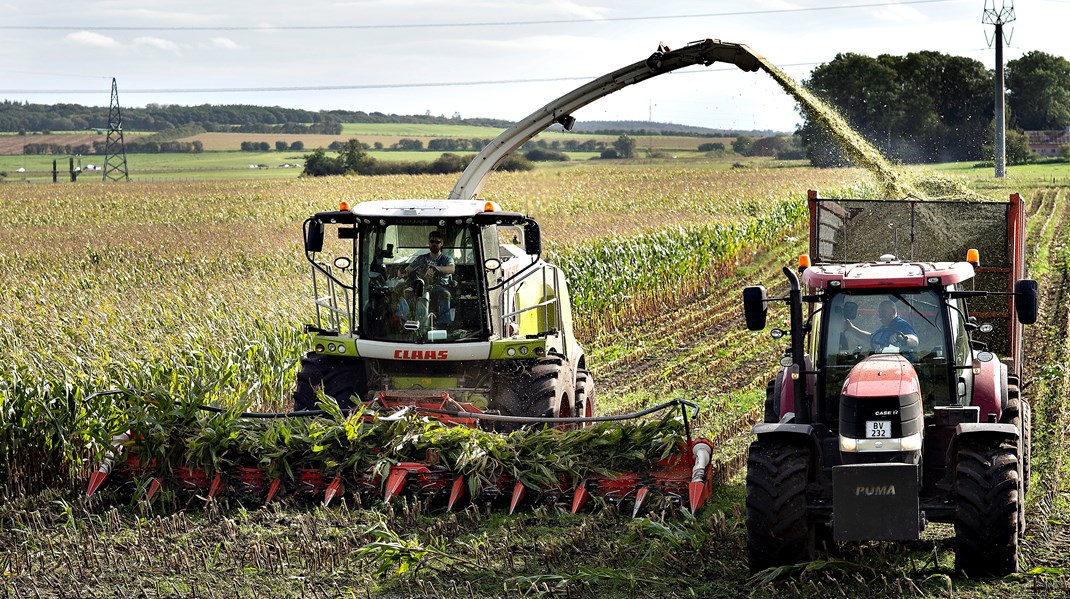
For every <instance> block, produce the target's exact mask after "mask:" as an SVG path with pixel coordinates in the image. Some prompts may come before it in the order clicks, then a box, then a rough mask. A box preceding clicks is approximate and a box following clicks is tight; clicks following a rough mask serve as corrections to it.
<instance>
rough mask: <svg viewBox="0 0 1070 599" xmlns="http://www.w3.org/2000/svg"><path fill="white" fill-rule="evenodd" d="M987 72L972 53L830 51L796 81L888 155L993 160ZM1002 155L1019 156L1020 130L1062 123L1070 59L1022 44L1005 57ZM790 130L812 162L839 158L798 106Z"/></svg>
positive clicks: (1023, 149)
mask: <svg viewBox="0 0 1070 599" xmlns="http://www.w3.org/2000/svg"><path fill="white" fill-rule="evenodd" d="M994 77H995V75H994V72H993V71H991V70H989V69H987V68H985V66H984V65H983V64H982V63H980V62H978V61H976V60H974V59H971V58H963V57H959V56H949V55H946V54H941V53H939V52H928V51H927V52H914V53H911V54H907V55H906V56H891V55H888V54H882V55H880V56H877V57H876V58H873V57H869V56H864V55H861V54H853V53H848V54H838V55H836V57H835V58H834V59H833V60H832V61H831V62H829V63H827V64H823V65H821V66H819V67H817V68H815V69H814V71H813V73H812V74H811V77H810V79H808V80H806V81H804V84H805V85H806V86H807V87H808V88H809V89H810V90H811V91H813V92H814V93H816V94H817V95H818V96H820V97H821V98H823V99H824V100H825V101H827V102H829V103H830V104H831V105H832V106H834V107H835V108H837V109H838V110H839V111H840V114H841V115H842V116H843V117H844V118H845V119H846V120H847V122H848V123H849V124H850V125H851V126H852V127H853V128H854V129H855V130H857V131H858V132H859V133H860V134H861V135H862V136H863V137H865V138H866V139H867V140H869V141H870V142H871V143H873V144H874V145H875V146H877V148H878V149H879V150H880V151H881V152H882V153H884V154H885V155H886V156H888V157H890V158H892V159H894V160H899V161H902V162H907V163H933V162H954V161H973V160H985V159H987V160H991V159H992V154H993V143H994V142H993V139H994V135H995V133H994V132H995V129H994V108H995V99H994V96H995V83H994V81H995V80H994ZM1005 83H1006V87H1007V102H1006V109H1007V115H1006V116H1007V118H1006V122H1007V130H1008V131H1007V160H1008V162H1009V163H1011V164H1015V163H1018V162H1023V161H1027V160H1029V159H1030V158H1031V152H1030V150H1029V147H1028V144H1027V143H1026V139H1025V135H1024V133H1023V131H1036V130H1052V129H1064V128H1066V127H1067V126H1070V62H1068V61H1067V60H1066V59H1064V58H1062V57H1058V56H1053V55H1050V54H1046V53H1044V52H1036V51H1034V52H1029V53H1027V54H1025V55H1023V56H1022V57H1021V58H1019V59H1017V60H1012V61H1009V62H1008V63H1007V65H1006V73H1005ZM800 112H801V113H802V115H803V118H804V123H803V125H802V126H801V127H800V128H799V130H798V131H797V134H798V135H799V136H800V137H801V139H802V144H803V147H804V149H805V153H806V156H807V158H809V159H810V161H811V163H813V164H814V165H817V166H840V165H844V164H847V159H846V158H845V157H844V155H843V153H842V152H841V151H840V148H839V145H838V144H837V143H836V142H835V141H833V140H832V138H831V136H830V135H829V133H828V131H825V130H824V129H823V128H822V127H821V126H820V125H818V124H817V123H815V122H814V121H812V120H811V119H810V118H809V116H808V115H806V114H805V112H803V111H802V109H800Z"/></svg>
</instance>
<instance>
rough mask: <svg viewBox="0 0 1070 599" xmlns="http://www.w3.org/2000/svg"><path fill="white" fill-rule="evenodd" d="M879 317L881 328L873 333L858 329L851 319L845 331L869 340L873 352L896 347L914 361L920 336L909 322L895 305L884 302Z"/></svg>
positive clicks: (846, 319)
mask: <svg viewBox="0 0 1070 599" xmlns="http://www.w3.org/2000/svg"><path fill="white" fill-rule="evenodd" d="M877 316H878V317H880V321H881V326H880V328H878V329H877V330H876V331H873V332H872V333H870V332H868V331H864V330H862V329H860V328H858V326H857V325H855V323H853V322H851V319H849V318H846V317H845V318H844V320H845V321H846V325H847V326H846V328H845V331H846V332H848V333H852V334H854V335H855V336H857V337H859V338H862V339H869V343H870V346H871V347H872V350H873V351H880V350H882V349H884V348H885V347H888V346H891V345H894V346H896V347H899V348H901V349H905V350H907V351H905V352H904V354H905V355H906V356H907V359H910V360H913V357H912V356H913V354H914V351H913V350H915V349H916V348H917V347H918V335H917V333H915V332H914V327H913V326H911V324H910V323H909V322H907V321H906V320H904V319H903V318H902V317H900V316H899V313H898V311H897V310H896V308H895V303H894V302H892V301H891V300H884V301H882V302H881V303H880V306H878V307H877Z"/></svg>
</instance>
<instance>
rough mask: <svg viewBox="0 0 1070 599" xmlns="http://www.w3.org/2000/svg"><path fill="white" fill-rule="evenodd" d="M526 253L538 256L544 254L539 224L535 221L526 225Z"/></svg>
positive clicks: (530, 221)
mask: <svg viewBox="0 0 1070 599" xmlns="http://www.w3.org/2000/svg"><path fill="white" fill-rule="evenodd" d="M524 251H525V252H527V253H528V254H531V255H536V256H537V255H539V254H541V253H542V237H541V236H540V234H539V223H537V222H535V221H533V220H529V221H527V222H526V223H524Z"/></svg>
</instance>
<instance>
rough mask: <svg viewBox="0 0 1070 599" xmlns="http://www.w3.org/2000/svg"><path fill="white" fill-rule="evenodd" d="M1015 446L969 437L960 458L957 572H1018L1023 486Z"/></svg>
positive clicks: (957, 472)
mask: <svg viewBox="0 0 1070 599" xmlns="http://www.w3.org/2000/svg"><path fill="white" fill-rule="evenodd" d="M1016 445H1017V444H1016V443H1012V442H1010V441H999V440H985V439H976V440H974V439H967V440H962V441H960V442H959V446H958V451H957V452H956V460H955V462H956V463H955V568H956V569H957V570H961V571H962V572H964V573H966V574H967V575H968V576H973V577H990V576H1006V575H1007V574H1013V573H1015V572H1017V571H1018V531H1019V518H1020V510H1021V505H1020V502H1021V500H1022V483H1021V480H1019V478H1018V474H1019V472H1020V469H1019V464H1018V455H1017V451H1018V449H1017V447H1016Z"/></svg>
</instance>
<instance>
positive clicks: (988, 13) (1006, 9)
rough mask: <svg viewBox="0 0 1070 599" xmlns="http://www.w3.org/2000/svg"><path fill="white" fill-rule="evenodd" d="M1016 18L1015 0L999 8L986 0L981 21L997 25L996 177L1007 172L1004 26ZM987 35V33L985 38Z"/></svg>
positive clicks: (994, 2) (990, 0)
mask: <svg viewBox="0 0 1070 599" xmlns="http://www.w3.org/2000/svg"><path fill="white" fill-rule="evenodd" d="M1014 20H1015V16H1014V0H1010V5H1009V6H1008V4H1007V0H1002V4H1001V5H1000V7H999V9H997V8H996V0H985V14H984V16H983V17H982V18H981V22H982V23H984V24H985V25H995V26H996V33H995V35H994V36H993V37H992V39H991V40H988V44H989V45H990V46H991V45H992V43H993V42H995V45H996V155H995V161H994V162H995V163H996V178H1002V177H1004V176H1006V174H1007V124H1006V122H1005V119H1006V108H1004V103H1005V101H1006V99H1007V91H1006V87H1004V85H1003V26H1004V25H1005V24H1007V23H1013V22H1014ZM987 37H988V35H987V34H986V35H985V38H986V39H987Z"/></svg>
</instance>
